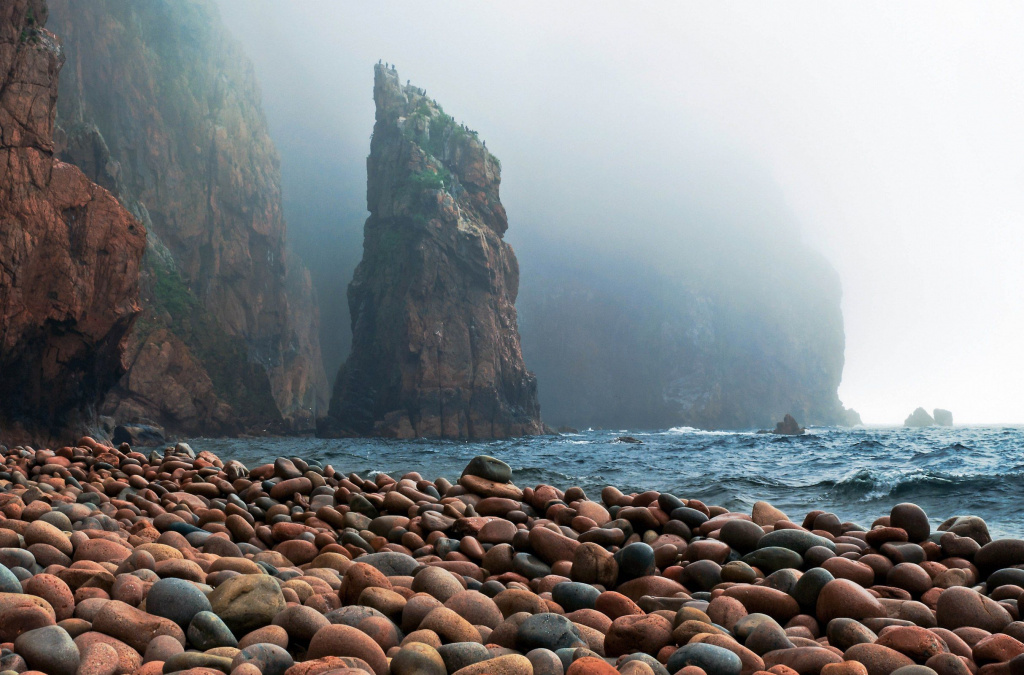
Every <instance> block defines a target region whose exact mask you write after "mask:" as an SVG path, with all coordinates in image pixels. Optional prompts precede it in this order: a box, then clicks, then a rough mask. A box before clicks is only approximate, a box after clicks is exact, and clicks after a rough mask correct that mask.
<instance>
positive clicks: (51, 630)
mask: <svg viewBox="0 0 1024 675" xmlns="http://www.w3.org/2000/svg"><path fill="white" fill-rule="evenodd" d="M14 651H15V652H16V653H17V654H20V655H21V656H22V658H24V659H25V662H26V663H27V664H28V665H29V667H30V668H32V669H34V670H41V671H43V672H44V673H48V674H49V675H75V672H76V671H77V670H78V664H79V658H80V656H79V653H78V645H76V644H75V643H74V641H73V640H72V639H71V636H70V635H68V632H67V631H66V630H64V629H63V628H61V627H60V626H44V627H43V628H36V629H34V630H30V631H26V632H24V633H22V634H21V635H19V636H18V639H17V640H15V641H14Z"/></svg>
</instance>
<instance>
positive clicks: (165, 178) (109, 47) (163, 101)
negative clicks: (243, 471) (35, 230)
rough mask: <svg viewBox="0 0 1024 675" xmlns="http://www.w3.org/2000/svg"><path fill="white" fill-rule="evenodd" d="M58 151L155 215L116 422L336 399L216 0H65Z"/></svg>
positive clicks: (251, 424) (270, 151)
mask: <svg viewBox="0 0 1024 675" xmlns="http://www.w3.org/2000/svg"><path fill="white" fill-rule="evenodd" d="M51 15H52V17H53V20H52V22H51V23H52V27H53V29H54V30H55V31H56V32H57V33H58V34H59V35H60V36H61V37H62V39H63V40H64V43H65V51H66V55H67V67H66V69H65V77H63V78H62V80H61V87H60V99H59V117H58V124H59V126H60V132H59V133H58V142H59V151H60V152H61V155H62V156H63V157H64V158H66V159H67V160H69V161H72V162H74V163H75V164H77V165H78V166H80V167H81V168H82V169H83V170H84V171H85V172H86V173H87V174H88V175H89V176H91V177H93V179H94V180H96V181H97V182H99V183H100V184H101V185H104V186H105V187H108V188H109V189H110V190H111V191H112V192H113V193H114V194H115V195H117V197H118V198H119V199H120V200H121V202H122V203H123V204H125V205H126V206H127V207H129V208H130V209H131V210H132V212H133V213H135V214H136V215H137V216H138V217H139V219H140V220H141V221H142V222H143V223H145V224H147V226H148V230H149V232H150V237H149V242H148V247H147V255H146V259H145V264H144V270H143V280H142V285H143V289H142V296H143V305H144V309H145V313H144V315H143V317H142V319H141V320H140V321H139V322H138V327H137V329H136V330H135V331H134V332H133V334H132V336H131V339H130V345H129V371H128V373H127V374H126V375H125V376H124V377H123V378H122V379H121V380H120V382H119V383H118V385H117V387H116V388H115V389H114V391H113V392H112V393H111V395H110V396H109V397H108V398H107V400H106V401H105V402H104V404H103V406H102V407H103V412H105V413H107V414H110V415H112V416H114V417H115V418H117V421H118V422H127V421H136V420H151V421H154V422H158V423H161V424H164V425H166V426H168V427H169V428H170V429H172V430H175V431H179V432H182V433H211V434H219V433H233V432H236V431H241V430H244V429H262V428H268V425H269V428H274V429H281V428H282V427H281V426H279V425H280V421H281V420H282V417H283V418H284V420H285V421H286V423H287V424H289V425H290V426H292V428H310V427H311V426H312V424H313V420H314V417H315V416H316V415H317V414H318V413H319V414H323V411H324V410H325V409H326V404H327V395H328V387H327V380H326V376H325V374H324V372H323V366H322V362H321V358H320V347H319V341H318V334H317V323H318V316H317V311H316V301H315V298H314V297H313V295H312V286H311V284H310V283H309V281H308V275H307V273H306V271H305V270H304V269H303V268H302V267H301V264H300V263H298V262H297V261H294V260H289V258H288V255H287V248H286V225H285V221H284V218H283V215H282V210H281V191H280V171H279V162H278V157H277V153H276V150H275V148H274V145H273V143H272V141H271V139H270V136H269V133H268V130H267V125H266V121H265V119H264V116H263V113H262V110H261V103H260V93H259V89H258V86H257V84H256V81H255V77H254V74H253V71H252V67H251V64H250V62H249V60H248V59H247V58H246V56H245V55H244V54H243V53H242V51H241V50H240V48H239V47H238V46H237V45H236V43H235V42H234V40H233V39H232V38H231V36H230V35H228V34H227V32H226V31H225V29H224V28H223V26H222V25H221V23H220V19H219V16H218V14H217V12H216V9H215V8H214V7H213V6H212V5H211V4H210V3H207V2H198V1H197V2H188V3H182V2H171V1H170V0H154V1H153V2H145V3H137V2H129V1H128V0H95V1H90V2H74V1H72V0H51Z"/></svg>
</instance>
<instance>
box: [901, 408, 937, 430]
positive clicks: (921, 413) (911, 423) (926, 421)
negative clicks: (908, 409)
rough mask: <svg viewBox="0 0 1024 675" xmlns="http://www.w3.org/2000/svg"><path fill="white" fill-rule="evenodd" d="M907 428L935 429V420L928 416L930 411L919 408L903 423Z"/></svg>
mask: <svg viewBox="0 0 1024 675" xmlns="http://www.w3.org/2000/svg"><path fill="white" fill-rule="evenodd" d="M903 426H905V427H914V428H920V427H933V426H935V420H934V419H932V416H931V415H929V414H928V411H927V410H925V409H924V408H918V409H917V410H915V411H914V412H912V413H910V416H908V417H907V419H906V420H904V421H903Z"/></svg>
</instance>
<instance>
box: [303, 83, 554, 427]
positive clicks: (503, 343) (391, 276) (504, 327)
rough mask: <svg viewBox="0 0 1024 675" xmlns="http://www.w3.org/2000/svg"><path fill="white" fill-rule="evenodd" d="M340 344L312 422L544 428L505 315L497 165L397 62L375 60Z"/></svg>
mask: <svg viewBox="0 0 1024 675" xmlns="http://www.w3.org/2000/svg"><path fill="white" fill-rule="evenodd" d="M373 94H374V101H375V102H376V106H377V111H376V123H375V125H374V128H373V138H372V140H371V143H370V156H369V158H368V159H367V162H366V166H367V208H368V210H369V211H370V217H369V218H368V219H367V221H366V225H365V228H364V237H365V238H364V244H363V259H362V261H361V262H360V264H359V267H358V268H357V269H356V273H355V277H354V278H353V280H352V283H351V284H350V285H349V289H348V298H349V308H350V311H351V315H352V332H353V341H352V353H351V355H350V356H349V358H348V360H347V361H346V363H345V364H344V365H343V366H342V368H341V370H340V371H339V373H338V379H337V382H336V384H335V388H334V394H333V396H332V399H331V407H330V413H329V416H328V418H327V420H325V423H324V424H322V425H321V432H322V433H323V434H325V435H333V434H377V435H385V436H397V437H414V436H421V437H427V438H474V439H480V438H504V437H509V436H520V435H526V434H537V433H541V432H542V430H543V427H542V424H541V421H540V408H539V405H538V402H537V381H536V379H535V378H534V376H533V375H532V374H531V373H529V372H528V371H527V370H526V365H525V364H524V362H523V356H522V352H521V349H520V344H519V333H518V329H517V325H516V310H515V306H514V305H515V300H516V294H517V293H518V288H519V265H518V262H517V261H516V257H515V254H514V253H513V251H512V248H511V247H510V246H509V245H508V244H507V243H506V242H505V241H504V240H503V235H504V234H505V230H506V229H507V228H508V220H507V218H506V215H505V209H504V207H502V205H501V202H500V200H499V198H498V187H499V184H500V182H501V166H500V164H499V162H498V160H497V159H496V158H495V157H494V156H493V155H491V154H490V153H489V152H488V151H487V149H486V147H485V146H484V144H483V143H482V142H481V141H480V140H479V139H478V137H477V134H476V133H475V132H473V131H470V130H469V129H467V128H466V127H465V126H464V125H461V124H458V123H456V121H455V120H454V119H453V118H452V117H450V116H449V115H447V114H446V113H445V112H444V111H443V110H442V109H441V107H440V106H439V105H438V104H437V103H436V102H435V101H433V100H431V99H429V98H427V97H426V96H425V95H424V92H423V91H422V90H420V89H417V88H416V87H412V86H408V85H405V86H403V85H402V84H401V83H400V80H399V76H398V73H397V72H396V71H395V70H394V69H388V68H386V67H384V66H381V65H378V66H376V67H375V70H374V90H373Z"/></svg>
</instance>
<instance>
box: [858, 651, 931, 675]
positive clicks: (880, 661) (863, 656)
mask: <svg viewBox="0 0 1024 675" xmlns="http://www.w3.org/2000/svg"><path fill="white" fill-rule="evenodd" d="M843 658H844V659H846V660H848V661H860V662H861V663H862V664H864V667H865V668H867V669H868V675H891V673H892V672H893V671H894V670H896V669H897V668H902V667H903V666H912V665H914V660H913V659H911V658H910V657H909V656H906V655H905V654H900V653H899V652H898V651H896V650H895V649H889V648H888V647H885V646H883V645H879V644H859V645H854V646H852V647H850V648H849V649H847V650H846V651H845V652H844V653H843Z"/></svg>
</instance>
